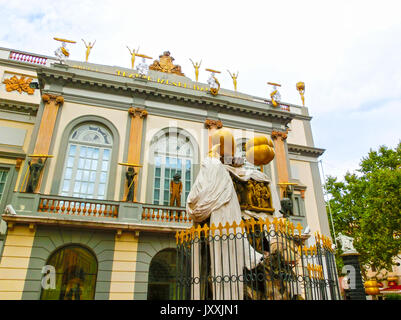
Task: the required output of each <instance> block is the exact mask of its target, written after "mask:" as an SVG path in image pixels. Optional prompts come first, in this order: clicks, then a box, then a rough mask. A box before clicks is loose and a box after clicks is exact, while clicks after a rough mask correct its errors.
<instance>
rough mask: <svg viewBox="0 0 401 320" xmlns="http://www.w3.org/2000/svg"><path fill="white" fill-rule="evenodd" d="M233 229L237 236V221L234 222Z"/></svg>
mask: <svg viewBox="0 0 401 320" xmlns="http://www.w3.org/2000/svg"><path fill="white" fill-rule="evenodd" d="M232 227H233V229H234V234H237V228H238V224H237V221H235V220H234V222H233V224H232Z"/></svg>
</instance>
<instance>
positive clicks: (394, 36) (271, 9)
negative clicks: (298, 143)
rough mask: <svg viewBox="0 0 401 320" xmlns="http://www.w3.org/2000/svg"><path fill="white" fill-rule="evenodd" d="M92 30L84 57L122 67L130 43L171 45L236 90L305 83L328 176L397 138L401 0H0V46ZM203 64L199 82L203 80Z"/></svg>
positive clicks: (44, 46)
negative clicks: (232, 75) (88, 51)
mask: <svg viewBox="0 0 401 320" xmlns="http://www.w3.org/2000/svg"><path fill="white" fill-rule="evenodd" d="M55 36H56V37H63V38H67V39H71V40H75V41H77V43H76V44H73V45H69V46H68V48H69V50H70V53H71V55H70V58H71V59H73V60H84V58H85V47H84V45H83V42H82V41H81V39H82V38H83V39H85V40H86V41H87V42H88V41H93V40H96V44H95V46H94V48H93V50H92V52H91V55H90V57H89V61H90V62H93V63H99V64H106V65H116V66H123V67H130V55H129V52H128V49H127V48H126V46H127V45H128V46H129V47H130V48H138V46H140V52H141V53H144V54H147V55H149V56H151V57H153V58H158V56H159V55H160V54H161V53H162V52H163V51H165V50H169V51H170V52H171V55H172V56H173V57H174V58H175V62H176V63H177V64H179V65H181V67H182V70H183V72H184V73H185V75H186V76H189V77H190V78H194V75H193V67H192V65H191V62H190V61H189V58H191V59H192V60H194V61H199V60H200V59H202V67H201V69H202V70H204V68H213V69H217V70H220V71H222V74H221V75H220V76H219V80H220V82H221V84H222V86H223V87H225V88H229V89H232V81H231V78H230V76H229V74H228V73H227V71H226V70H227V69H229V70H230V71H231V72H237V71H239V77H238V90H239V91H241V92H244V93H248V94H253V95H256V96H259V97H266V98H268V97H269V93H270V91H271V89H270V88H269V87H268V86H267V84H266V82H268V81H270V82H276V83H280V84H281V85H282V87H281V89H280V93H281V96H282V101H285V102H290V103H295V104H301V100H300V97H299V94H298V92H297V91H296V89H295V84H296V83H297V82H298V81H303V82H305V84H306V90H305V102H306V106H307V107H308V108H309V113H310V115H311V116H312V117H313V119H312V130H313V136H314V140H315V145H316V147H319V148H324V149H326V152H325V154H324V155H323V156H322V157H321V159H322V160H323V166H324V171H325V174H326V175H329V174H330V175H334V176H337V177H342V176H343V175H344V174H345V172H346V171H347V170H349V171H353V170H355V169H356V168H357V167H358V163H359V162H360V160H361V158H362V157H363V156H366V155H367V153H368V152H369V149H370V148H373V149H377V148H378V147H379V146H380V145H383V144H385V145H387V146H389V147H391V148H394V147H395V146H396V145H397V143H398V142H399V140H400V138H401V124H400V122H401V121H400V119H401V2H400V1H399V0H398V1H386V0H383V1H367V0H365V1H352V0H347V1H339V0H336V1H322V0H320V1H312V0H310V1H308V0H302V1H299V0H298V1H289V0H280V1H267V0H265V1H252V0H250V1H235V0H230V1H225V0H214V1H210V0H199V1H174V0H170V1H151V0H146V1H134V0H132V1H118V0H114V1H104V0H97V1H86V0H85V1H83V0H80V1H79V0H78V1H76V0H70V1H63V0H58V1H47V0H36V1H34V2H32V1H31V2H29V1H26V0H24V1H19V0H13V1H10V0H0V46H1V47H7V48H13V49H19V50H24V51H28V52H34V53H39V54H44V55H54V54H53V53H54V50H55V49H56V48H57V46H58V45H59V43H57V42H56V41H54V40H53V37H55ZM206 79H207V72H205V71H201V73H200V79H199V80H200V81H201V82H206Z"/></svg>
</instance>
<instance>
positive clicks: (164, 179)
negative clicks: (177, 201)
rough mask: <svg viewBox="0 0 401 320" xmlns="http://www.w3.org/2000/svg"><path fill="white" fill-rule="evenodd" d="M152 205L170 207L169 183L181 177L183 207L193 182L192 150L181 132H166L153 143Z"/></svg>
mask: <svg viewBox="0 0 401 320" xmlns="http://www.w3.org/2000/svg"><path fill="white" fill-rule="evenodd" d="M153 159H154V164H155V171H154V185H153V186H154V188H153V203H154V204H159V205H165V206H168V205H170V182H171V180H172V179H173V177H174V175H175V174H176V173H179V174H180V175H181V182H182V192H181V206H184V205H185V202H186V199H187V197H188V194H189V191H190V190H191V185H192V181H193V170H192V167H193V163H194V148H193V145H192V143H191V141H190V139H189V137H188V136H187V135H185V134H184V132H183V130H178V131H175V132H167V133H165V134H164V135H162V136H161V137H159V138H158V139H157V140H156V141H155V142H154V151H153Z"/></svg>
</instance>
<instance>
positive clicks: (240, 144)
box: [235, 139, 260, 171]
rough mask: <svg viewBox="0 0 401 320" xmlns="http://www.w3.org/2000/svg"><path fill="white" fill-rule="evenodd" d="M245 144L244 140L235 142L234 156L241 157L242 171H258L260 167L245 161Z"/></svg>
mask: <svg viewBox="0 0 401 320" xmlns="http://www.w3.org/2000/svg"><path fill="white" fill-rule="evenodd" d="M246 142H247V140H244V139H241V140H239V141H237V143H236V147H235V156H236V157H241V158H243V159H244V166H243V168H244V169H246V170H259V171H260V166H255V165H253V164H252V163H250V162H248V160H246V149H245V144H246Z"/></svg>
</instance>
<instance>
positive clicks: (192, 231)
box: [189, 226, 195, 240]
mask: <svg viewBox="0 0 401 320" xmlns="http://www.w3.org/2000/svg"><path fill="white" fill-rule="evenodd" d="M189 233H190V234H191V240H194V239H195V227H194V226H192V227H191V228H190V229H189Z"/></svg>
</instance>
